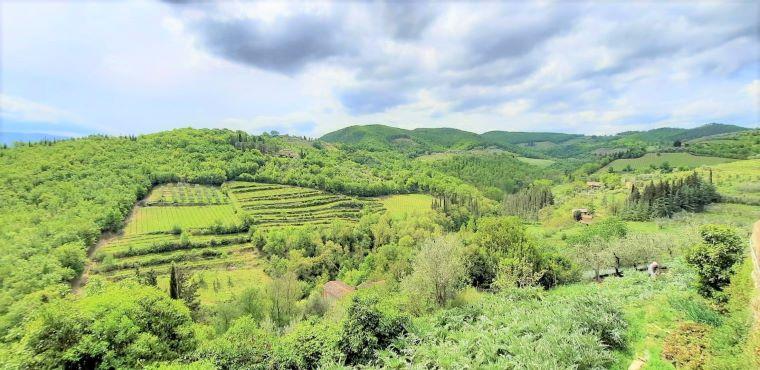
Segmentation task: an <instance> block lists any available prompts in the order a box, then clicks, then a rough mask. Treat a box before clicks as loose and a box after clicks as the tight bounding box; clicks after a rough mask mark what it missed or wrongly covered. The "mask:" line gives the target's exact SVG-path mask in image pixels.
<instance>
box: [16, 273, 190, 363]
mask: <svg viewBox="0 0 760 370" xmlns="http://www.w3.org/2000/svg"><path fill="white" fill-rule="evenodd" d="M42 299H43V302H46V303H45V304H42V305H41V306H40V308H39V309H38V310H37V311H36V313H35V315H34V316H32V317H31V318H30V320H29V321H28V322H26V323H25V325H24V327H23V331H22V332H23V337H22V338H21V339H20V341H19V342H18V343H17V344H15V345H14V347H13V348H12V350H11V351H10V353H7V354H4V355H5V356H7V358H4V359H2V360H3V362H4V363H6V364H7V365H9V366H10V365H11V364H13V367H20V368H30V369H59V368H70V369H94V368H102V369H111V368H117V369H118V368H136V367H140V366H142V365H144V364H146V363H149V362H153V361H161V360H172V359H175V358H177V357H179V356H180V355H182V354H184V353H188V352H190V351H192V350H193V349H194V348H195V345H196V341H195V337H194V334H193V322H192V319H191V318H190V312H189V311H188V309H187V307H185V306H184V305H183V304H182V303H180V302H179V301H175V300H172V299H170V298H169V297H168V296H167V295H166V294H165V293H163V292H161V291H159V290H157V289H155V288H151V287H147V286H144V285H139V284H137V283H135V282H123V283H119V284H106V285H100V284H98V283H97V282H93V283H91V287H90V288H89V290H88V293H87V296H85V297H84V298H82V299H78V300H70V299H66V298H55V297H51V296H43V297H42Z"/></svg>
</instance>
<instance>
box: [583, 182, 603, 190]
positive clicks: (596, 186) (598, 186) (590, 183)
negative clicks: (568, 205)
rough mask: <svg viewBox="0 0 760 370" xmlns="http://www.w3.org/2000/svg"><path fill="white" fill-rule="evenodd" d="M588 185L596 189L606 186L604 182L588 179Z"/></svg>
mask: <svg viewBox="0 0 760 370" xmlns="http://www.w3.org/2000/svg"><path fill="white" fill-rule="evenodd" d="M586 186H587V187H588V188H589V189H594V190H596V189H601V188H603V187H604V184H603V183H601V182H599V181H586Z"/></svg>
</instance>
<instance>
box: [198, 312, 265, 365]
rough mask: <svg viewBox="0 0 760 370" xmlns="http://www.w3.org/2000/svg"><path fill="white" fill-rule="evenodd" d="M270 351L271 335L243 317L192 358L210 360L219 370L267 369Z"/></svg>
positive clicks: (249, 318)
mask: <svg viewBox="0 0 760 370" xmlns="http://www.w3.org/2000/svg"><path fill="white" fill-rule="evenodd" d="M271 348H272V336H271V335H270V334H269V333H267V332H265V331H264V330H262V329H261V328H260V327H259V324H258V323H257V322H256V321H255V320H253V319H252V318H251V317H249V316H243V317H241V318H239V319H237V320H235V322H234V323H233V324H232V326H231V327H230V328H229V330H227V332H226V333H224V335H222V336H221V337H219V338H216V339H214V340H212V341H210V342H208V343H205V344H204V345H203V346H202V347H201V348H199V349H198V351H197V352H196V354H195V356H194V357H195V358H196V359H199V360H208V361H212V362H213V363H214V365H215V366H216V367H217V368H221V369H266V368H268V363H269V360H270V352H271Z"/></svg>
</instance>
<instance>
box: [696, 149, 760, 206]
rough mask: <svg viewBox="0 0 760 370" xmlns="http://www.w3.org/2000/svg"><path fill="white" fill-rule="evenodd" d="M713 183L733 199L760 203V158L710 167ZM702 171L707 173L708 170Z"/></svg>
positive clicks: (719, 190)
mask: <svg viewBox="0 0 760 370" xmlns="http://www.w3.org/2000/svg"><path fill="white" fill-rule="evenodd" d="M709 168H710V169H711V170H712V173H713V183H714V184H715V186H716V188H717V189H718V192H719V193H720V194H721V195H724V196H726V197H730V198H731V201H738V202H743V203H751V204H758V205H760V159H750V160H744V161H736V162H731V163H724V164H719V165H716V166H710V167H709ZM700 173H702V174H703V175H707V170H706V169H705V170H701V171H700Z"/></svg>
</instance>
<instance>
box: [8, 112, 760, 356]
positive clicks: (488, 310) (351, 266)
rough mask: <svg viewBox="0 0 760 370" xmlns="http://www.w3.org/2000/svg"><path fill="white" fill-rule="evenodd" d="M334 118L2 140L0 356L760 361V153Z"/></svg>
mask: <svg viewBox="0 0 760 370" xmlns="http://www.w3.org/2000/svg"><path fill="white" fill-rule="evenodd" d="M339 133H340V134H338V133H334V134H331V136H330V135H328V136H327V138H326V139H325V138H323V139H321V140H311V139H305V138H298V137H292V136H287V135H270V134H265V135H258V136H257V135H250V134H247V133H245V132H242V131H232V130H206V129H204V130H196V129H180V130H173V131H167V132H161V133H156V134H150V135H142V136H134V137H104V136H92V137H87V138H82V139H74V140H66V141H61V142H55V143H52V142H46V143H40V144H33V145H23V146H19V147H15V148H3V149H0V182H2V184H3V187H2V190H0V247H1V248H2V251H3V253H2V256H1V257H0V288H1V289H0V334H2V335H1V336H0V344H1V345H0V364H2V365H3V367H4V368H11V369H16V368H18V369H30V368H34V369H37V368H40V369H57V368H101V369H110V368H158V369H185V368H194V369H259V368H261V369H282V368H294V369H302V368H303V369H313V368H343V367H347V368H365V367H372V368H404V367H411V368H417V367H425V368H428V367H430V368H467V367H469V368H589V369H592V368H615V369H626V368H628V366H629V365H630V363H631V362H632V361H633V360H634V359H635V358H639V357H642V356H645V354H646V356H649V357H648V361H649V362H650V363H651V366H653V367H655V368H657V366H661V367H662V368H672V367H673V366H679V367H683V366H687V365H685V364H696V365H698V366H702V367H705V368H739V369H743V368H752V367H753V366H754V365H756V364H757V360H758V359H757V356H756V355H755V353H756V351H757V349H758V348H760V337H758V336H757V335H756V331H753V326H752V325H757V324H753V321H752V313H751V306H750V304H749V300H750V299H751V298H752V296H753V295H752V294H749V293H747V292H751V291H752V290H751V281H750V280H749V272H750V270H751V266H750V265H748V264H747V259H745V253H744V252H745V251H746V243H745V240H746V238H744V235H745V233H746V231H747V230H748V229H749V225H751V223H752V222H753V221H755V220H756V219H757V217H758V215H760V213H759V212H760V208H758V207H759V206H758V205H757V203H755V198H756V193H757V190H758V189H760V187H758V186H757V185H758V184H757V182H758V180H759V179H760V172H759V171H760V165H758V163H757V162H758V160H737V161H734V162H731V163H723V164H717V163H722V162H723V161H716V162H715V163H716V164H712V165H710V166H703V165H701V164H699V163H696V164H695V166H693V168H689V169H688V170H687V169H686V168H683V169H679V168H673V167H668V168H662V167H661V166H648V165H643V166H640V167H638V166H637V168H636V169H635V170H632V171H622V169H621V170H617V169H616V168H615V169H613V170H608V169H605V170H600V169H601V168H603V166H604V165H606V164H608V163H610V162H611V161H613V160H615V159H617V158H619V157H621V156H624V155H633V154H638V153H639V152H638V151H626V152H624V153H623V152H609V153H606V154H592V153H590V152H588V149H589V146H588V145H587V144H584V143H583V141H584V140H591V141H593V145H591V147H594V146H596V145H597V144H598V143H604V144H607V143H609V142H610V140H613V139H612V138H609V137H608V138H602V139H594V138H588V137H577V136H573V135H568V136H565V135H555V134H536V135H537V136H530V135H522V136H523V138H522V139H515V140H527V139H526V138H530V137H532V138H534V139H541V141H535V142H532V143H531V140H528V142H508V143H507V144H509V145H510V146H512V147H513V148H516V149H519V148H525V149H526V151H530V150H532V148H536V147H541V148H544V149H542V150H543V153H544V154H542V156H548V154H546V153H553V152H552V151H551V150H549V148H554V149H555V150H558V151H560V149H559V148H564V149H562V150H578V151H579V153H580V154H579V155H578V157H576V158H572V159H569V158H562V157H556V158H551V159H546V158H545V159H538V160H537V159H533V158H524V157H520V156H518V155H517V154H516V153H515V152H513V151H509V150H508V149H506V148H505V147H502V146H499V145H497V146H496V147H494V144H492V143H486V142H485V141H480V140H481V139H482V138H481V139H479V138H480V136H479V135H476V134H471V133H467V132H463V131H458V130H451V129H418V130H399V129H393V128H388V127H384V126H366V127H352V128H348V129H345V130H343V131H340V132H339ZM328 139H330V140H328ZM505 140H510V139H508V138H507V139H505ZM594 140H598V142H597V141H594ZM330 141H336V143H333V142H330ZM539 142H542V143H543V144H539ZM572 142H576V144H577V145H576V144H572ZM547 143H551V144H547ZM552 145H556V146H554V147H552ZM573 145H575V146H573ZM668 145H670V144H668ZM637 150H638V149H637ZM423 154H425V155H423ZM670 154H677V155H681V154H685V153H670ZM652 155H653V156H655V157H657V156H656V155H654V154H652ZM663 155H664V154H663ZM626 160H630V161H636V160H641V158H628V159H626ZM632 167H633V166H632ZM607 168H609V167H607ZM653 261H657V262H658V263H659V264H660V266H662V267H663V268H662V269H661V270H659V272H657V273H654V272H653V273H652V274H651V276H650V275H647V273H646V272H643V270H646V269H647V266H650V264H651V263H652V262H653ZM748 266H749V267H748ZM694 332H697V333H698V335H697V336H696V337H695V338H694V340H695V341H697V342H698V349H694V348H695V347H694V346H692V344H691V342H689V341H688V340H685V339H684V338H685V337H686V336H689V335H691V333H694ZM473 343H476V344H477V345H473ZM536 348H540V349H541V350H540V351H537V350H536ZM689 351H698V353H699V356H697V357H695V358H692V357H693V356H691V355H687V354H685V353H691V352H689ZM694 361H696V362H694ZM688 366H691V365H688Z"/></svg>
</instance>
